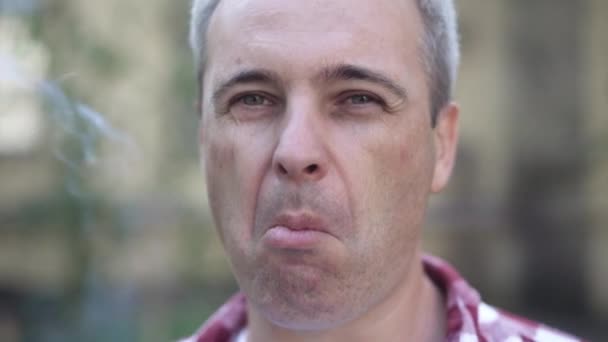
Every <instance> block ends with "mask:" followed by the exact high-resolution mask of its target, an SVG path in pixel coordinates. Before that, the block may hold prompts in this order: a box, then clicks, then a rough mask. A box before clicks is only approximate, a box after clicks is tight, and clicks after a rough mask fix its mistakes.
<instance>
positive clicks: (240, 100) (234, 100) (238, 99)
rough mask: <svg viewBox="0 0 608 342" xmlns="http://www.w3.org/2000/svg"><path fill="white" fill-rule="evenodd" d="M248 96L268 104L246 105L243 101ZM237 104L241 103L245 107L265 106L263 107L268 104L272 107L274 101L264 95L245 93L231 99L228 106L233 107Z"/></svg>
mask: <svg viewBox="0 0 608 342" xmlns="http://www.w3.org/2000/svg"><path fill="white" fill-rule="evenodd" d="M249 96H254V97H260V98H261V99H262V101H263V102H268V104H265V103H262V104H260V105H248V104H246V103H245V102H244V101H245V99H246V98H247V97H249ZM238 103H241V104H243V105H246V106H265V105H269V104H271V105H272V104H274V103H276V101H275V100H274V99H273V98H272V97H270V96H268V95H266V94H259V93H245V94H239V95H237V96H235V97H234V98H232V99H231V100H230V102H229V103H228V104H229V106H233V105H235V104H238Z"/></svg>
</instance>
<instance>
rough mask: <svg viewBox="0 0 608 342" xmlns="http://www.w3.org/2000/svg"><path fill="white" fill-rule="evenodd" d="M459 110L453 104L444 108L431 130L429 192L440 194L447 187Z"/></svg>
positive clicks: (454, 155)
mask: <svg viewBox="0 0 608 342" xmlns="http://www.w3.org/2000/svg"><path fill="white" fill-rule="evenodd" d="M459 114H460V108H459V107H458V105H457V104H456V103H454V102H451V103H449V104H448V105H446V106H444V107H443V108H442V109H441V112H439V115H438V116H437V124H436V125H435V128H434V130H433V141H434V144H435V170H434V172H433V181H432V183H431V191H432V192H434V193H437V192H440V191H441V190H443V188H444V187H445V186H446V185H447V183H448V181H449V179H450V175H451V174H452V169H453V167H454V160H455V159H456V149H457V146H458V117H459Z"/></svg>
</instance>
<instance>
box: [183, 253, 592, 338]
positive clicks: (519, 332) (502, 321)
mask: <svg viewBox="0 0 608 342" xmlns="http://www.w3.org/2000/svg"><path fill="white" fill-rule="evenodd" d="M423 262H424V269H425V271H426V273H427V275H428V276H429V277H430V278H431V279H432V280H433V282H434V283H435V284H436V285H437V286H438V287H439V288H440V289H442V290H443V291H444V293H445V295H446V296H445V298H446V303H445V304H446V308H447V310H446V316H447V332H446V341H448V342H529V341H532V342H576V341H582V340H581V339H578V338H576V337H573V336H570V335H567V334H564V333H562V332H560V331H557V330H555V329H552V328H549V327H547V326H545V325H542V324H539V323H536V322H532V321H529V320H526V319H523V318H521V317H517V316H515V315H513V314H510V313H508V312H505V311H502V310H499V309H496V308H494V307H492V306H490V305H488V304H485V303H484V302H482V301H481V299H480V297H479V293H478V292H477V291H476V290H475V289H474V288H472V287H471V286H470V285H469V284H468V283H467V282H466V281H465V280H464V279H463V278H462V277H461V276H460V274H458V272H457V271H456V270H455V269H454V268H453V267H452V266H450V265H449V264H448V263H446V262H445V261H443V260H441V259H439V258H436V257H433V256H428V255H427V256H425V257H424V259H423ZM246 325H247V301H246V299H245V296H244V295H243V294H242V293H239V294H236V295H235V296H233V297H232V298H231V299H230V300H228V302H227V303H226V304H224V305H223V306H222V307H221V308H220V309H219V310H218V311H217V312H216V313H215V314H214V315H213V316H212V317H211V318H209V320H208V321H207V322H206V323H205V324H204V325H203V326H202V327H201V328H200V329H199V331H198V332H197V333H196V334H194V335H193V336H192V337H190V338H188V339H185V340H183V341H182V342H240V341H241V339H244V338H243V337H244V336H245V335H244V334H242V332H243V331H244V329H245V327H246Z"/></svg>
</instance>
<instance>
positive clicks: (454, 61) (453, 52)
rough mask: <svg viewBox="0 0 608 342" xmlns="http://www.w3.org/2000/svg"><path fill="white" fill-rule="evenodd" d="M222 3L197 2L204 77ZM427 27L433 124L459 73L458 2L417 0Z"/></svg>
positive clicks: (194, 19)
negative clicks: (213, 24)
mask: <svg viewBox="0 0 608 342" xmlns="http://www.w3.org/2000/svg"><path fill="white" fill-rule="evenodd" d="M219 2H220V0H193V1H192V11H191V21H190V46H191V48H192V51H193V53H194V61H195V63H196V65H197V68H199V73H201V74H202V72H203V69H204V65H205V62H206V55H205V46H206V41H207V37H206V33H207V29H208V28H209V22H210V19H211V16H212V14H213V12H214V11H215V8H216V7H217V5H218V4H219ZM416 5H417V6H418V10H419V11H420V15H421V17H422V22H423V25H424V36H423V37H422V56H421V59H422V61H423V64H424V66H425V68H426V74H427V79H428V84H429V88H430V94H429V96H430V103H431V121H432V124H433V126H435V123H436V121H437V115H438V114H439V111H440V110H441V108H442V107H443V106H445V105H446V104H447V103H448V102H449V101H450V99H451V97H452V89H453V87H454V83H455V81H456V77H457V74H458V64H459V62H460V47H459V41H458V24H457V19H456V9H455V6H454V0H416Z"/></svg>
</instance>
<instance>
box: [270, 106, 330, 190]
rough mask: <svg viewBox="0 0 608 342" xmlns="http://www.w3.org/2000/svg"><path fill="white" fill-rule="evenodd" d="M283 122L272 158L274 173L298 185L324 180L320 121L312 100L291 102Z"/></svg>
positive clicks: (324, 168) (324, 165) (323, 154)
mask: <svg viewBox="0 0 608 342" xmlns="http://www.w3.org/2000/svg"><path fill="white" fill-rule="evenodd" d="M284 120H285V121H284V123H283V125H281V132H280V135H279V142H278V144H277V147H276V150H275V153H274V158H273V168H274V170H275V172H277V174H278V175H279V176H280V177H285V178H288V179H291V180H293V181H298V182H299V181H307V180H308V181H312V180H319V179H321V178H323V176H324V175H325V173H326V172H327V161H326V155H325V151H324V147H323V142H322V139H323V136H322V135H321V134H320V132H321V129H322V127H321V126H322V120H321V118H320V115H319V113H318V109H317V108H316V106H315V105H314V103H313V101H310V100H308V99H301V101H297V102H296V101H294V102H292V103H291V104H290V105H288V106H287V108H286V112H285V116H284Z"/></svg>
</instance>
